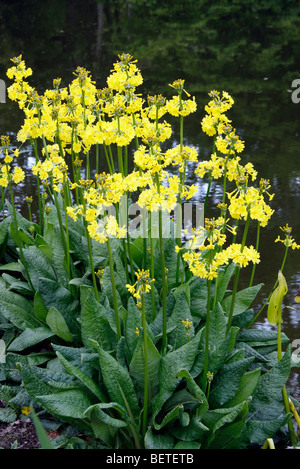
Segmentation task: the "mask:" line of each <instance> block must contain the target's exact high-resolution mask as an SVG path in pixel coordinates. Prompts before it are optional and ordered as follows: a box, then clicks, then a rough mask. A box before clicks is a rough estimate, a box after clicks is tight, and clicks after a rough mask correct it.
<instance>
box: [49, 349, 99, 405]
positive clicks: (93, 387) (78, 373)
mask: <svg viewBox="0 0 300 469" xmlns="http://www.w3.org/2000/svg"><path fill="white" fill-rule="evenodd" d="M56 355H57V356H58V358H59V360H60V362H61V363H62V365H63V366H64V368H65V369H66V370H67V372H68V373H70V374H71V375H72V376H75V378H77V379H79V380H80V381H81V382H82V384H84V386H86V387H87V388H88V389H89V390H90V391H91V392H92V393H93V394H95V396H96V397H98V399H100V400H101V401H105V400H106V398H105V396H104V395H103V393H102V391H101V389H100V388H99V386H98V385H97V384H96V383H95V381H94V380H93V379H92V378H91V377H90V376H88V375H87V374H86V373H84V372H83V371H82V370H80V369H79V368H77V367H76V366H74V365H72V363H71V362H69V361H68V360H67V359H66V358H65V357H64V356H63V355H62V354H61V353H60V352H58V351H57V352H56Z"/></svg>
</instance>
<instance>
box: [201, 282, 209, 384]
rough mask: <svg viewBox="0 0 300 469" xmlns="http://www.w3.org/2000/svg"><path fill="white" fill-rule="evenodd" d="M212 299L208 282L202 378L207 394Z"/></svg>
mask: <svg viewBox="0 0 300 469" xmlns="http://www.w3.org/2000/svg"><path fill="white" fill-rule="evenodd" d="M210 298H211V280H208V295H207V306H206V320H205V352H204V353H205V355H204V368H203V376H202V391H203V392H204V393H205V391H206V384H207V372H208V357H209V325H210V324H209V323H210Z"/></svg>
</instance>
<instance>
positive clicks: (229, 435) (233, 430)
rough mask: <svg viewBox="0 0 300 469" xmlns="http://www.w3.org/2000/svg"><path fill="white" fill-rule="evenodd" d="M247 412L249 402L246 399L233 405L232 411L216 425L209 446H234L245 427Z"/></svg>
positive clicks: (216, 447) (222, 447)
mask: <svg viewBox="0 0 300 469" xmlns="http://www.w3.org/2000/svg"><path fill="white" fill-rule="evenodd" d="M212 412H213V411H212ZM217 412H218V411H217ZM247 414H248V403H247V402H245V401H244V402H241V403H240V404H239V405H237V406H234V407H232V408H231V411H230V413H228V414H227V415H225V416H224V417H223V418H221V419H220V420H219V421H218V422H217V423H216V425H215V426H214V428H213V435H212V437H211V438H210V439H209V444H208V448H209V449H230V448H232V447H233V448H234V447H235V442H236V440H237V439H238V438H239V436H240V435H241V432H242V430H243V429H244V427H245V423H246V418H247Z"/></svg>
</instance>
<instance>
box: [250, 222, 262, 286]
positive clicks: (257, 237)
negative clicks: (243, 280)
mask: <svg viewBox="0 0 300 469" xmlns="http://www.w3.org/2000/svg"><path fill="white" fill-rule="evenodd" d="M259 235H260V222H258V224H257V232H256V244H255V249H256V251H258V248H259ZM255 268H256V264H253V267H252V272H251V277H250V282H249V287H251V286H252V284H253V280H254V274H255Z"/></svg>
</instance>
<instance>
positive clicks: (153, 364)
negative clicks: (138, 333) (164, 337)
mask: <svg viewBox="0 0 300 469" xmlns="http://www.w3.org/2000/svg"><path fill="white" fill-rule="evenodd" d="M147 347H148V372H149V382H150V386H151V390H152V394H154V393H156V390H157V387H158V385H159V378H158V375H159V365H160V360H161V356H160V353H159V352H158V350H157V348H156V347H155V345H154V344H153V342H152V340H151V339H150V338H149V337H147ZM144 369H145V357H144V341H143V340H141V339H140V340H139V341H138V342H137V344H136V348H135V351H134V353H133V356H132V359H131V362H130V366H129V370H130V374H131V376H132V378H133V379H134V380H135V381H136V383H137V384H138V385H139V386H140V387H141V388H142V389H144V379H145V374H144Z"/></svg>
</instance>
